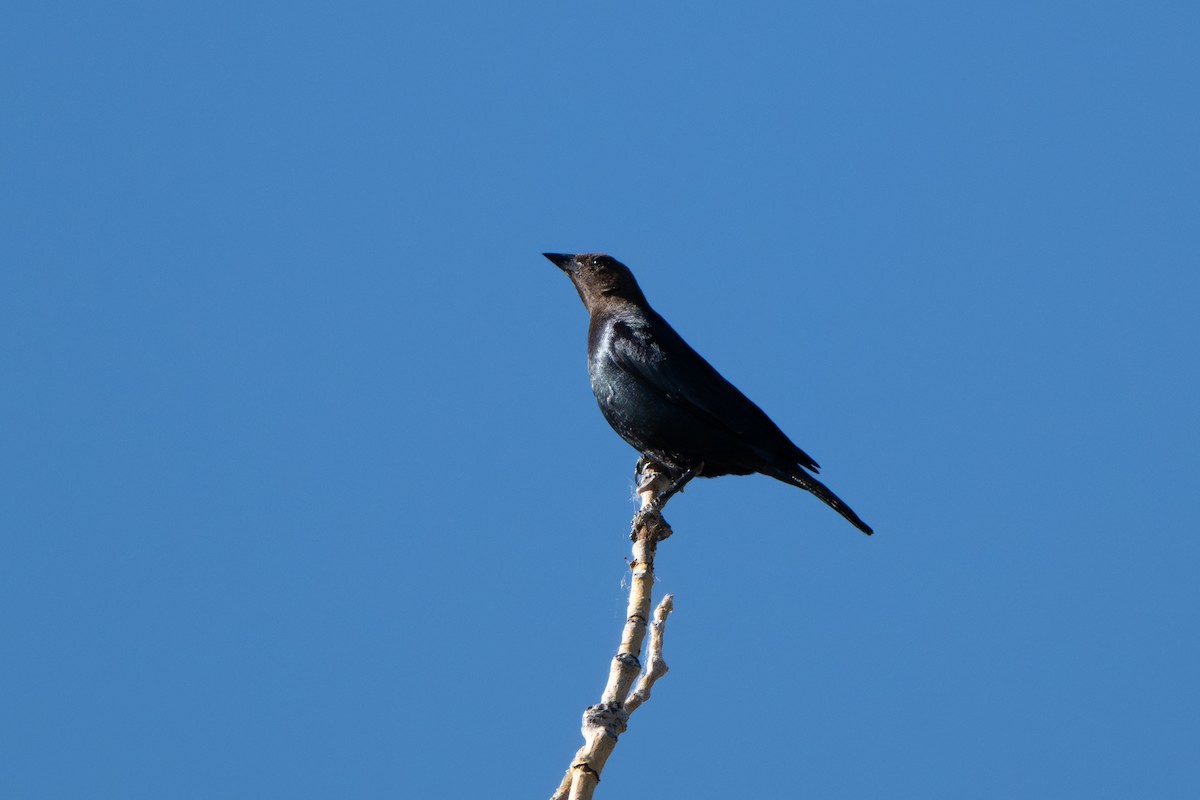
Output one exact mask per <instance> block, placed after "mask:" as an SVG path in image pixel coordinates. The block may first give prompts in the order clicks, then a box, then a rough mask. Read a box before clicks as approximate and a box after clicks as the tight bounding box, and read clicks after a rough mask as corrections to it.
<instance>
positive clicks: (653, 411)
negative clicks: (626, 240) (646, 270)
mask: <svg viewBox="0 0 1200 800" xmlns="http://www.w3.org/2000/svg"><path fill="white" fill-rule="evenodd" d="M543 255H544V256H546V258H548V259H550V261H551V262H553V264H554V265H555V266H557V267H558V268H559V269H561V270H562V271H563V272H565V273H566V274H567V277H569V278H570V279H571V283H573V284H575V289H576V290H577V291H578V292H579V297H580V298H581V299H582V300H583V304H584V305H585V306H586V307H587V310H588V315H589V316H590V318H591V319H590V321H589V323H588V339H587V349H588V375H589V376H590V377H591V381H592V393H593V394H595V395H596V402H597V403H599V404H600V411H601V413H603V414H604V418H605V419H606V420H608V424H609V425H611V426H612V427H613V430H615V431H616V432H617V433H618V434H620V435H621V438H622V439H624V440H625V441H627V442H629V444H631V445H633V447H634V449H636V450H638V451H639V452H640V453H642V455H644V456H646V457H648V458H650V459H652V460H654V461H657V462H658V463H660V464H662V465H663V466H665V467H667V468H669V469H671V470H674V471H675V475H674V477H675V482H674V484H673V485H672V487H671V488H670V489H669V490H668V491H667V492H664V495H666V496H669V494H670V493H673V492H675V491H678V490H679V489H680V488H682V487H683V484H685V483H686V482H687V481H689V480H691V479H692V478H694V477H706V478H715V477H717V476H718V475H749V474H750V473H753V472H760V473H762V474H763V475H770V476H771V477H772V478H776V479H777V480H781V481H783V482H784V483H789V484H791V485H792V486H799V487H800V488H801V489H807V490H808V491H810V492H812V493H813V494H815V495H816V496H817V497H819V498H821V500H822V501H824V502H825V503H826V504H827V505H829V506H830V507H831V508H833V510H834V511H837V512H838V513H839V514H841V515H842V516H843V517H845V518H846V519H848V520H849V521H850V522H851V524H853V525H854V527H856V528H858V529H859V530H860V531H862V532H863V533H867V534H869V533H872V530H871V527H870V526H869V525H867V523H865V522H863V521H862V520H861V519H859V517H858V515H857V514H855V513H854V512H853V511H852V510H851V509H850V507H849V506H847V505H846V504H845V503H843V502H842V501H841V500H840V499H839V498H838V496H837V495H835V494H834V493H833V492H831V491H829V489H828V488H827V487H826V486H825V485H824V484H823V483H821V482H820V481H818V480H817V479H816V478H814V477H813V476H812V475H810V474H809V472H810V471H811V472H816V471H817V469H818V467H817V462H815V461H813V460H812V459H811V458H810V457H809V456H808V454H807V453H805V452H804V451H803V450H801V449H800V448H799V447H797V446H796V445H794V444H792V441H791V440H790V439H788V437H787V436H786V435H785V434H784V433H783V431H781V430H780V429H779V427H778V426H777V425H776V424H775V423H774V422H772V421H771V419H770V417H768V416H767V415H766V414H765V413H763V411H762V409H760V408H759V407H758V406H756V405H755V404H754V403H752V402H751V401H750V399H749V398H747V397H746V396H745V395H744V394H742V393H741V392H740V391H738V390H737V388H736V387H735V386H734V385H733V384H732V383H730V382H729V381H727V380H725V379H724V378H723V377H721V374H720V373H719V372H717V371H716V370H715V369H713V368H712V366H710V365H709V363H708V362H707V361H705V360H704V359H703V358H701V356H700V354H699V353H697V352H696V351H695V350H693V349H692V348H691V347H690V346H689V345H688V343H687V342H685V341H684V340H683V338H682V337H680V335H679V334H678V333H676V332H675V330H674V329H673V328H672V327H671V326H670V325H668V324H667V321H666V320H665V319H663V318H662V317H660V316H659V315H658V314H657V313H656V312H655V311H654V309H652V308H651V307H650V304H649V303H647V302H646V296H645V295H644V294H642V290H641V289H640V288H639V287H638V284H637V281H636V280H634V277H633V273H632V272H630V271H629V268H628V267H626V266H625V265H624V264H622V263H621V262H620V261H617V260H616V259H615V258H612V257H610V256H606V255H601V254H597V253H593V254H588V255H568V254H564V253H543ZM661 502H665V497H660V500H659V504H660V505H661Z"/></svg>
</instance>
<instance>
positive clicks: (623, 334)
mask: <svg viewBox="0 0 1200 800" xmlns="http://www.w3.org/2000/svg"><path fill="white" fill-rule="evenodd" d="M608 352H609V357H610V358H611V359H612V361H613V363H614V364H615V365H616V366H617V367H618V368H620V369H621V370H622V371H624V372H626V373H628V374H629V375H631V376H633V377H634V378H636V379H637V380H638V381H640V382H641V383H642V384H643V385H645V386H648V387H650V388H652V389H654V390H655V391H657V392H658V393H660V394H661V395H663V396H664V397H665V398H666V399H667V400H669V401H670V402H672V403H674V404H676V405H678V406H681V407H683V408H686V409H687V410H688V411H690V412H692V413H694V414H697V415H699V416H702V417H704V418H705V419H707V420H708V421H709V422H710V423H711V424H713V425H717V426H720V427H722V428H724V429H726V430H728V431H730V432H731V433H733V434H735V435H738V436H750V437H751V438H761V437H766V438H767V439H775V438H776V437H778V441H780V443H786V444H787V445H788V446H790V447H791V448H794V451H795V457H796V461H798V462H799V463H800V464H801V466H803V467H805V468H806V469H810V470H813V471H814V472H815V471H816V470H817V469H818V466H817V463H816V462H815V461H813V460H812V458H811V457H809V456H808V454H807V453H805V452H804V451H803V450H801V449H800V448H799V447H796V445H795V444H793V443H792V442H791V440H790V439H788V438H787V435H786V434H784V433H783V431H781V430H780V429H779V427H778V426H777V425H776V424H775V423H774V422H773V421H772V420H771V418H770V417H768V416H767V415H766V413H765V412H764V411H763V410H762V409H761V408H759V407H758V406H757V405H755V404H754V402H753V401H751V400H750V398H748V397H746V395H744V394H742V393H741V391H739V390H738V388H737V387H736V386H734V385H733V384H732V383H730V382H729V381H727V380H725V378H724V377H722V375H721V373H719V372H717V371H716V369H714V368H713V366H712V365H711V364H709V363H708V362H707V361H705V360H704V358H703V357H702V356H701V355H700V354H699V353H697V352H696V351H695V350H693V349H692V347H691V346H690V345H689V344H688V343H687V342H685V341H684V340H683V337H682V336H680V335H679V334H678V333H676V332H675V330H674V329H673V328H671V326H670V325H668V324H667V322H666V320H663V319H662V318H661V317H659V318H658V319H657V320H653V321H651V322H650V323H649V324H645V325H641V324H630V323H629V322H626V321H618V322H616V323H615V324H614V325H613V326H612V338H611V340H610V347H609V348H608Z"/></svg>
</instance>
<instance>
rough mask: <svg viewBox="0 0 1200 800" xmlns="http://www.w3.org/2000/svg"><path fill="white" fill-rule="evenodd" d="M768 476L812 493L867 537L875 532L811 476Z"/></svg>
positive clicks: (791, 473) (796, 473) (796, 472)
mask: <svg viewBox="0 0 1200 800" xmlns="http://www.w3.org/2000/svg"><path fill="white" fill-rule="evenodd" d="M768 474H770V475H771V477H773V478H778V479H779V480H781V481H783V482H784V483H790V484H791V485H792V486H799V487H800V488H801V489H807V490H808V491H810V492H812V493H813V494H815V495H816V496H817V497H819V498H821V501H822V502H824V503H825V505H827V506H829V507H830V508H832V509H833V510H834V511H836V512H838V513H839V514H841V515H842V516H843V517H845V518H846V519H847V520H849V521H850V524H851V525H853V526H854V527H856V528H858V529H859V530H860V531H862V532H863V533H865V534H867V535H868V536H870V535H871V534H872V533H874V532H875V531H874V530H872V529H871V526H870V525H868V524H867V523H865V522H863V521H862V519H861V518H860V517H859V516H858V514H855V513H854V509H852V508H850V506H848V505H846V504H845V503H843V502H842V499H841V498H840V497H838V496H837V495H836V494H834V493H833V492H831V491H830V490H829V487H828V486H826V485H825V484H823V483H821V482H820V481H819V480H817V479H816V478H814V477H813V476H812V475H809V474H808V473H806V472H801V471H800V470H798V469H794V470H791V471H787V470H779V471H778V472H772V473H768Z"/></svg>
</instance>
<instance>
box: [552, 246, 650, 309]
mask: <svg viewBox="0 0 1200 800" xmlns="http://www.w3.org/2000/svg"><path fill="white" fill-rule="evenodd" d="M542 255H544V256H545V257H546V258H548V259H550V262H551V263H552V264H554V266H556V267H558V268H559V269H561V270H562V271H563V272H565V273H567V277H568V278H570V279H571V283H573V284H575V290H576V291H578V292H579V297H580V299H582V300H583V304H584V305H585V306H587V309H588V311H589V312H591V311H592V310H593V309H595V308H597V307H598V306H601V305H604V304H605V303H607V302H608V301H609V298H612V299H620V300H628V301H630V302H632V303H638V304H644V303H645V302H646V296H645V295H644V294H642V290H641V288H639V287H638V285H637V281H636V280H634V277H633V273H632V272H630V271H629V267H627V266H625V265H624V264H622V263H621V262H620V261H617V260H616V259H615V258H613V257H612V256H606V255H604V254H602V253H585V254H581V255H569V254H567V253H542Z"/></svg>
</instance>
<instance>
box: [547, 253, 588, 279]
mask: <svg viewBox="0 0 1200 800" xmlns="http://www.w3.org/2000/svg"><path fill="white" fill-rule="evenodd" d="M542 255H544V256H545V257H546V258H548V259H550V263H551V264H553V265H554V266H556V267H558V268H559V269H561V270H562V271H563V272H565V273H567V274H568V275H570V274H571V273H572V272H574V271H575V270H576V268H577V267H578V266H579V265H578V264H577V263H576V261H575V256H573V255H571V254H570V253H542Z"/></svg>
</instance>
